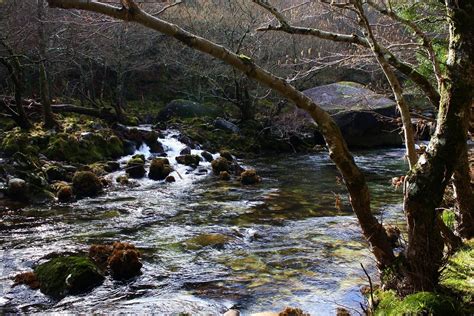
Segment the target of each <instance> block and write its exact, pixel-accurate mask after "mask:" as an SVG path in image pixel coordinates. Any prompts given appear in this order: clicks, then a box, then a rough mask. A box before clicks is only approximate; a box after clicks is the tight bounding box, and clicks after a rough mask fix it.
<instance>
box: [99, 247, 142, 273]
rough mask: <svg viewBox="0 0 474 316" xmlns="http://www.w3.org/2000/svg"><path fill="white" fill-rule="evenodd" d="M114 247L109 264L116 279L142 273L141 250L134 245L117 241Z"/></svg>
mask: <svg viewBox="0 0 474 316" xmlns="http://www.w3.org/2000/svg"><path fill="white" fill-rule="evenodd" d="M112 249H113V250H112V254H111V255H110V256H109V258H108V259H107V264H108V266H109V269H110V273H111V275H112V277H113V278H114V279H118V280H123V279H129V278H131V277H134V276H137V275H139V274H140V273H141V268H142V263H141V262H140V252H139V251H138V249H137V248H136V247H135V246H134V245H132V244H130V243H125V242H115V243H114V244H113V246H112Z"/></svg>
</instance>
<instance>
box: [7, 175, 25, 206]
mask: <svg viewBox="0 0 474 316" xmlns="http://www.w3.org/2000/svg"><path fill="white" fill-rule="evenodd" d="M7 195H8V196H9V197H10V198H11V199H14V200H17V201H24V202H26V201H28V199H29V198H28V185H27V183H26V181H25V180H23V179H19V178H13V179H10V180H9V181H8V189H7Z"/></svg>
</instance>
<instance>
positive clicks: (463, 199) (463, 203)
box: [453, 146, 474, 239]
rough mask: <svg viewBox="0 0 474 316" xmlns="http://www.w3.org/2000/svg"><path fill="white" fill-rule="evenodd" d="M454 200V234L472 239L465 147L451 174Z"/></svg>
mask: <svg viewBox="0 0 474 316" xmlns="http://www.w3.org/2000/svg"><path fill="white" fill-rule="evenodd" d="M453 184H454V193H455V198H456V232H457V233H458V235H459V236H461V237H463V238H467V239H470V238H473V237H474V194H473V192H472V186H471V176H470V170H469V160H468V153H467V146H464V148H463V150H462V154H461V156H460V157H459V162H458V165H457V167H456V170H454V174H453Z"/></svg>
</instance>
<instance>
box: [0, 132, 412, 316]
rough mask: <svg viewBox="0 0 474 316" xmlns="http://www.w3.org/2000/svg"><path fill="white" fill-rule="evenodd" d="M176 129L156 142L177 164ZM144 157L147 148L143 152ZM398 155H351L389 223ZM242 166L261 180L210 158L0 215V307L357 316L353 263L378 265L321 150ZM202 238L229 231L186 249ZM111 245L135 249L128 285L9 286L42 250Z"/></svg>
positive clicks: (397, 198) (397, 210)
mask: <svg viewBox="0 0 474 316" xmlns="http://www.w3.org/2000/svg"><path fill="white" fill-rule="evenodd" d="M176 135H177V133H176V132H173V131H169V132H168V133H167V134H166V136H165V137H164V138H162V139H160V141H161V142H162V143H163V144H164V145H165V146H166V148H167V152H168V156H169V158H170V160H171V161H172V162H173V163H174V159H173V158H174V156H176V155H177V154H178V153H179V151H180V150H181V149H182V148H184V146H185V145H184V144H182V143H180V142H179V141H178V140H177V139H176ZM140 152H142V153H144V154H145V155H147V156H149V155H150V154H149V152H148V151H147V148H146V147H143V148H141V150H140ZM193 153H199V151H193ZM403 155H404V150H403V149H402V148H396V149H380V150H372V151H364V152H355V159H356V161H357V163H358V164H359V166H361V168H362V169H363V170H364V171H365V172H366V175H367V180H368V182H369V183H370V189H371V194H372V204H373V209H374V210H375V211H376V212H377V214H378V216H379V217H380V218H383V221H384V222H400V221H402V220H403V218H402V213H401V212H402V208H401V204H400V203H401V193H400V191H396V190H394V188H393V187H391V184H390V179H391V178H392V177H394V176H399V175H402V174H403V173H404V172H405V171H406V165H405V162H404V161H403V159H402V157H403ZM126 158H127V157H124V158H123V159H122V160H121V161H122V162H124V161H126ZM240 162H241V164H242V165H243V166H245V167H253V168H255V169H257V170H258V172H259V174H260V175H261V176H262V179H263V181H262V183H261V184H258V185H254V186H242V185H241V184H240V183H239V182H238V181H230V182H224V181H220V180H219V179H217V177H215V176H213V175H211V171H210V164H209V163H201V166H200V167H198V168H197V169H195V170H192V169H190V168H189V167H185V166H182V165H179V166H178V165H176V164H175V165H174V167H175V168H176V169H177V171H178V173H179V174H178V173H176V172H175V173H174V174H173V175H174V176H175V178H176V179H177V181H176V182H175V183H164V182H162V181H158V182H155V181H152V180H149V179H146V178H144V179H141V180H139V181H138V183H137V186H122V185H119V184H117V183H115V181H112V182H113V185H112V186H111V187H109V188H108V189H107V190H106V193H105V194H103V195H101V196H99V197H97V198H88V199H83V200H79V201H77V202H75V203H72V204H53V205H48V206H29V207H24V208H19V209H15V210H2V223H1V226H0V243H1V246H0V247H1V250H0V252H1V253H0V255H1V264H0V274H1V277H0V311H1V310H2V309H3V311H4V312H13V313H17V312H23V313H56V312H63V313H92V312H94V313H99V314H109V313H128V312H131V313H156V314H160V315H161V314H176V315H177V314H179V313H189V314H191V315H196V314H205V315H218V314H221V313H223V312H225V311H226V310H227V309H228V308H229V307H231V306H235V307H237V308H238V309H239V310H240V311H241V312H242V314H244V315H247V314H251V313H254V312H261V311H269V310H273V311H278V310H281V309H283V308H284V307H285V306H293V307H301V308H302V309H304V310H305V311H307V312H309V313H311V314H312V315H331V314H334V311H335V308H336V307H337V306H344V307H346V308H348V309H353V310H357V311H360V310H361V309H360V303H362V302H363V301H364V299H363V297H362V295H361V294H360V291H359V288H360V286H361V285H363V284H367V280H366V277H365V275H364V273H363V271H362V269H361V267H360V263H362V264H364V266H365V267H366V268H367V269H368V270H369V271H370V273H371V274H372V275H373V277H375V270H374V263H373V259H372V257H371V255H370V253H369V251H368V248H367V243H366V242H365V241H364V240H363V238H362V236H361V231H360V228H359V227H358V225H357V221H356V218H355V216H354V214H353V213H352V211H351V209H350V206H349V203H348V199H347V197H346V194H345V193H344V192H345V190H344V187H343V185H341V183H340V180H339V179H338V173H337V170H336V168H335V166H334V164H333V163H332V162H331V161H330V159H329V157H328V154H327V153H326V152H321V153H317V154H311V155H301V154H294V155H277V156H275V155H273V156H266V157H259V158H256V159H252V160H241V161H240ZM122 173H123V171H121V172H116V173H113V174H110V175H109V176H108V177H110V178H111V179H112V180H113V179H114V178H115V177H116V176H117V175H120V174H122ZM336 196H340V199H341V205H339V206H338V207H336V205H335V200H336ZM203 234H213V235H214V236H216V235H217V234H219V236H225V241H226V242H225V243H223V244H222V245H214V246H207V247H196V246H190V243H189V240H195V239H193V238H195V237H196V236H200V235H203ZM204 236H209V235H204ZM117 240H120V241H128V242H132V243H133V244H135V245H136V246H137V247H138V248H139V249H140V251H141V252H142V261H143V264H144V265H143V268H142V271H143V274H142V275H141V276H139V277H136V278H134V279H132V280H130V281H128V282H120V281H114V280H112V279H110V278H107V279H106V281H105V282H104V283H103V284H102V285H101V286H99V287H97V288H95V289H94V290H93V291H91V292H89V293H87V294H85V295H80V296H68V297H66V298H64V299H62V300H61V301H54V300H51V299H49V298H48V297H46V296H44V295H42V294H41V293H40V292H39V291H33V290H30V289H28V288H26V287H25V286H23V285H22V286H16V287H12V284H13V281H12V280H11V278H12V277H13V276H14V275H15V274H17V273H19V272H23V271H28V270H31V268H32V267H33V266H34V265H35V264H37V263H38V262H40V261H41V258H43V257H44V256H46V255H48V254H51V253H65V252H78V251H87V249H88V247H89V246H90V245H91V244H93V243H112V242H113V241H117Z"/></svg>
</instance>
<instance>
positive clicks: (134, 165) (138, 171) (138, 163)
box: [125, 155, 146, 179]
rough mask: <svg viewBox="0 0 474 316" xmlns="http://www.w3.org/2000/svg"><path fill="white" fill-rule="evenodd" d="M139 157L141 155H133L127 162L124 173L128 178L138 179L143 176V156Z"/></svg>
mask: <svg viewBox="0 0 474 316" xmlns="http://www.w3.org/2000/svg"><path fill="white" fill-rule="evenodd" d="M141 156H143V155H135V156H133V158H132V159H130V160H129V161H128V162H127V166H126V169H125V172H127V174H128V176H129V177H130V178H134V179H140V178H143V177H144V176H145V173H146V171H145V156H143V157H141ZM142 158H143V159H142Z"/></svg>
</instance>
